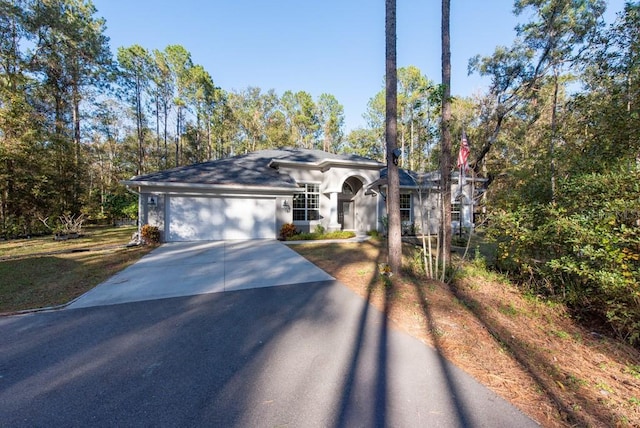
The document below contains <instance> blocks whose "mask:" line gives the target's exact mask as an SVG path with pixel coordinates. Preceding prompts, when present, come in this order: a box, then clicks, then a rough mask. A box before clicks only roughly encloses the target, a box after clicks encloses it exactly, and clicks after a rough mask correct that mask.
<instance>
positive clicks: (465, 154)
mask: <svg viewBox="0 0 640 428" xmlns="http://www.w3.org/2000/svg"><path fill="white" fill-rule="evenodd" d="M468 158H469V143H468V142H467V134H466V133H465V132H464V130H463V131H462V141H461V142H460V151H459V152H458V168H459V169H462V170H465V171H466V169H467V168H468V167H469V165H468V164H467V159H468Z"/></svg>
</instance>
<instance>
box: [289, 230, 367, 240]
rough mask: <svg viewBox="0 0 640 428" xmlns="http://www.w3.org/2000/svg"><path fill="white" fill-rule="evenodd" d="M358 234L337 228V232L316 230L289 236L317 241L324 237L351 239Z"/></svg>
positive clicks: (291, 238)
mask: <svg viewBox="0 0 640 428" xmlns="http://www.w3.org/2000/svg"><path fill="white" fill-rule="evenodd" d="M354 236H356V234H355V233H354V232H350V231H345V230H336V231H335V232H327V233H316V232H308V233H298V234H295V235H293V236H291V237H290V238H289V240H290V241H316V240H322V239H349V238H353V237H354Z"/></svg>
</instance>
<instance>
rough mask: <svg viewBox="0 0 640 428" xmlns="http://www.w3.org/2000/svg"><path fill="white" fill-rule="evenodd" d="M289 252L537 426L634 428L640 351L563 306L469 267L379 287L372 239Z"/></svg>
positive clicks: (378, 258) (638, 413)
mask: <svg viewBox="0 0 640 428" xmlns="http://www.w3.org/2000/svg"><path fill="white" fill-rule="evenodd" d="M292 248H293V249H295V250H296V251H298V252H299V253H300V254H302V255H303V256H305V257H306V258H308V259H309V260H311V261H312V262H313V263H315V264H316V265H318V266H319V267H321V268H322V269H324V270H326V271H327V272H328V273H330V274H331V275H333V276H334V277H336V278H337V279H338V280H340V281H341V282H342V283H344V284H345V285H347V286H348V287H349V288H351V289H352V290H354V291H355V292H356V293H358V294H360V295H361V296H363V298H368V299H369V300H370V302H371V303H372V304H373V305H374V306H376V307H377V308H379V309H380V310H381V311H384V310H386V311H387V313H388V314H389V317H390V318H391V320H392V321H393V322H394V324H395V325H396V326H397V327H398V328H401V329H403V330H405V331H407V332H408V333H409V334H411V335H413V336H415V337H417V338H419V339H420V340H422V341H424V342H425V343H428V344H430V345H431V346H433V347H435V348H436V349H437V350H438V352H440V353H441V354H442V355H444V356H445V357H446V358H447V359H449V360H450V361H452V362H454V363H455V364H456V365H458V366H459V367H460V368H462V369H464V370H465V371H467V372H468V373H470V374H471V375H473V376H474V377H475V378H476V379H478V380H479V381H480V382H482V383H483V384H485V385H487V386H488V387H489V388H491V389H492V390H494V391H495V392H496V393H498V394H499V395H501V396H502V397H503V398H505V399H507V400H509V401H510V402H511V403H513V404H514V405H516V406H517V407H519V408H520V409H521V410H522V411H524V412H525V413H527V414H528V415H530V416H531V417H532V418H533V419H535V420H536V421H538V422H539V423H540V424H542V425H543V426H547V427H566V426H593V427H597V426H640V401H639V400H640V353H639V352H638V351H637V350H635V349H633V348H629V347H627V346H625V345H623V344H621V343H618V342H616V341H615V340H611V339H608V338H605V337H602V336H600V335H596V334H592V333H591V332H590V331H588V330H585V329H584V328H582V327H580V326H579V325H577V324H576V323H574V322H573V321H572V320H571V318H569V317H568V316H567V314H566V312H565V311H564V310H563V308H562V307H561V306H558V305H555V306H553V305H549V304H546V303H543V302H541V301H539V300H536V299H532V298H527V297H526V296H523V295H522V294H521V293H520V292H519V291H518V290H517V289H515V288H514V287H512V286H510V285H508V284H507V283H506V282H504V281H501V280H500V279H499V278H494V277H491V275H488V274H486V273H485V272H484V271H481V270H478V269H475V270H474V269H473V268H472V266H469V269H467V271H466V272H462V274H460V275H458V279H457V280H456V282H455V285H454V286H451V287H449V286H447V285H445V284H443V283H440V282H436V281H429V280H426V279H425V278H424V277H422V276H420V275H416V274H413V273H406V274H404V275H403V277H402V278H401V279H398V278H396V277H394V278H392V281H391V284H390V286H389V287H386V286H385V281H386V278H384V279H383V278H382V277H381V276H380V275H379V274H378V272H377V268H378V265H379V264H380V263H381V262H383V261H386V260H385V259H386V258H385V256H384V250H383V249H382V248H381V245H380V244H379V243H376V242H373V241H369V242H365V243H362V244H319V243H314V244H309V245H301V246H295V247H292ZM405 250H406V255H405V257H406V258H405V260H407V261H408V263H405V264H410V263H411V260H413V257H412V252H413V250H412V249H411V248H410V247H407V248H406V249H405Z"/></svg>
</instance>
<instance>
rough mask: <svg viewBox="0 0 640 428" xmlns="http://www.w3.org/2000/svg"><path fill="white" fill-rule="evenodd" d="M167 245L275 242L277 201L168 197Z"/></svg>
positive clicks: (271, 199) (269, 199) (240, 198)
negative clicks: (240, 240) (208, 242)
mask: <svg viewBox="0 0 640 428" xmlns="http://www.w3.org/2000/svg"><path fill="white" fill-rule="evenodd" d="M166 209H167V211H166V223H165V225H166V226H165V227H166V228H167V230H166V231H165V233H166V238H165V239H166V240H167V241H215V240H225V239H275V238H276V200H275V198H248V197H237V198H236V197H191V196H168V204H167V206H166Z"/></svg>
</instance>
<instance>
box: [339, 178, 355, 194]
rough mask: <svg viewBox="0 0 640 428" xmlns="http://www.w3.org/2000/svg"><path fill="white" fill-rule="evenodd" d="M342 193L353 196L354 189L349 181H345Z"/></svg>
mask: <svg viewBox="0 0 640 428" xmlns="http://www.w3.org/2000/svg"><path fill="white" fill-rule="evenodd" d="M342 193H344V194H345V195H349V196H353V193H354V192H353V187H351V184H349V182H348V181H345V182H344V184H343V185H342Z"/></svg>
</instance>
